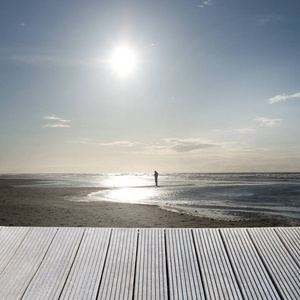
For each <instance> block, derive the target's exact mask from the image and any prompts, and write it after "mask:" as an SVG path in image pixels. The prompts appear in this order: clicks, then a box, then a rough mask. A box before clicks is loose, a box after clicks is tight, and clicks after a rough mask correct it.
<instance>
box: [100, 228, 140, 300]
mask: <svg viewBox="0 0 300 300" xmlns="http://www.w3.org/2000/svg"><path fill="white" fill-rule="evenodd" d="M137 234H138V231H137V229H114V230H113V232H112V236H111V241H110V245H109V251H108V255H107V259H106V262H105V268H104V272H103V275H102V280H101V283H100V289H99V294H98V299H120V300H121V299H122V300H123V299H124V300H125V299H132V294H133V283H134V273H135V262H136V251H137V236H138V235H137Z"/></svg>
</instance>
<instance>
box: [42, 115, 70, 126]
mask: <svg viewBox="0 0 300 300" xmlns="http://www.w3.org/2000/svg"><path fill="white" fill-rule="evenodd" d="M43 119H44V120H48V121H50V122H51V123H48V124H43V125H42V127H44V128H48V127H52V128H68V127H71V125H70V123H71V120H66V119H62V118H60V117H57V116H45V117H43Z"/></svg>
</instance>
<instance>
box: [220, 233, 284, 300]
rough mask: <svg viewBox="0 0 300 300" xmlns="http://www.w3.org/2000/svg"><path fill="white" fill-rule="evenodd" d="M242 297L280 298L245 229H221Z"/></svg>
mask: <svg viewBox="0 0 300 300" xmlns="http://www.w3.org/2000/svg"><path fill="white" fill-rule="evenodd" d="M221 234H222V236H223V240H224V245H225V247H226V249H227V251H228V257H229V260H230V262H231V265H232V268H233V270H234V273H235V276H236V278H237V281H238V283H239V285H240V287H241V292H242V294H243V297H244V299H280V297H279V295H278V293H277V291H276V289H275V287H274V285H273V282H272V280H271V278H270V277H269V274H268V272H267V271H266V269H265V267H264V264H263V262H262V261H261V259H260V257H259V255H258V253H257V251H256V249H255V247H254V245H253V243H252V241H251V239H250V237H249V235H248V233H247V231H246V229H221Z"/></svg>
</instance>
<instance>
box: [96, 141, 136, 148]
mask: <svg viewBox="0 0 300 300" xmlns="http://www.w3.org/2000/svg"><path fill="white" fill-rule="evenodd" d="M100 145H101V146H117V147H132V146H133V145H134V143H133V142H130V141H117V142H112V143H101V144H100Z"/></svg>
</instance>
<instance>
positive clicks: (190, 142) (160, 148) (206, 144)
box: [146, 138, 219, 153]
mask: <svg viewBox="0 0 300 300" xmlns="http://www.w3.org/2000/svg"><path fill="white" fill-rule="evenodd" d="M163 141H164V142H165V143H167V144H166V145H161V144H159V145H150V146H146V150H148V151H150V152H156V153H157V152H159V153H187V152H197V151H201V150H204V149H211V148H216V147H219V144H217V143H213V142H211V141H207V140H202V139H196V138H189V139H179V138H165V139H163Z"/></svg>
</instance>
